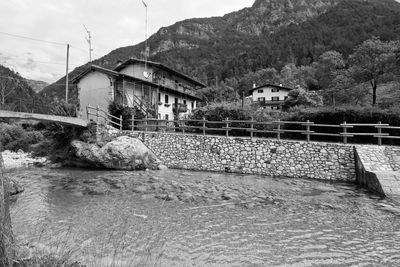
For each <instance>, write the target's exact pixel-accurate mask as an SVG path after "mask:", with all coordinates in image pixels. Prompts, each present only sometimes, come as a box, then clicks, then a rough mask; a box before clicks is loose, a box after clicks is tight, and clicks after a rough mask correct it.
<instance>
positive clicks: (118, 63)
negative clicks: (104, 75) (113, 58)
mask: <svg viewBox="0 0 400 267" xmlns="http://www.w3.org/2000/svg"><path fill="white" fill-rule="evenodd" d="M121 64H122V60H121V59H118V60H117V67H118V66H119V65H121Z"/></svg>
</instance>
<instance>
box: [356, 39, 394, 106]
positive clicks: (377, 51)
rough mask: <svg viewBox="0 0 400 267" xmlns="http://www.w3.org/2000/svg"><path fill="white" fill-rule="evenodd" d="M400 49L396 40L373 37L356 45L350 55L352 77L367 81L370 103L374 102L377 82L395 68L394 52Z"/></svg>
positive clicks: (373, 103)
mask: <svg viewBox="0 0 400 267" xmlns="http://www.w3.org/2000/svg"><path fill="white" fill-rule="evenodd" d="M399 49H400V43H399V42H398V41H388V42H384V41H381V40H380V39H379V38H377V37H373V38H371V39H369V40H366V41H365V42H363V43H362V44H361V45H360V46H358V47H357V48H356V49H355V50H354V53H353V54H352V55H350V59H349V60H350V70H351V72H352V75H353V78H354V79H355V80H356V81H358V82H359V83H360V82H368V83H370V85H371V88H372V105H375V104H376V97H377V92H376V89H377V87H378V83H380V82H383V81H384V78H385V76H387V75H388V74H390V73H393V71H394V70H395V62H396V53H397V51H398V50H399Z"/></svg>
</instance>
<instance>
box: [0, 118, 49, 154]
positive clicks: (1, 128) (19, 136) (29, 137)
mask: <svg viewBox="0 0 400 267" xmlns="http://www.w3.org/2000/svg"><path fill="white" fill-rule="evenodd" d="M43 140H44V136H43V134H42V133H41V132H39V131H26V130H25V129H24V128H23V127H22V126H21V125H15V124H6V123H1V124H0V144H1V146H2V147H3V148H4V149H6V150H12V151H18V150H19V149H22V150H24V151H26V152H28V151H30V150H31V149H30V147H31V145H33V144H37V143H39V142H41V141H43Z"/></svg>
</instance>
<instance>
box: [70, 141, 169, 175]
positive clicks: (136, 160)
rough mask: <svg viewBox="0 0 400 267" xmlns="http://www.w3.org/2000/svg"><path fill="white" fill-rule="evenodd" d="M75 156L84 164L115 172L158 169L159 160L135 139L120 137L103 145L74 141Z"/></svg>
mask: <svg viewBox="0 0 400 267" xmlns="http://www.w3.org/2000/svg"><path fill="white" fill-rule="evenodd" d="M71 145H72V147H73V148H74V150H75V155H76V156H77V157H78V159H79V160H81V161H83V162H84V163H86V164H88V165H90V166H93V167H98V168H107V169H116V170H144V169H154V170H155V169H158V166H159V165H161V162H160V160H158V158H157V157H156V156H155V155H154V153H153V152H152V151H151V150H150V149H149V148H147V146H145V145H144V144H143V143H142V141H140V140H139V139H137V138H131V137H128V136H120V137H118V138H116V139H114V140H113V141H110V142H108V143H106V144H104V145H102V144H100V143H93V144H88V143H85V142H82V141H77V140H74V141H72V143H71Z"/></svg>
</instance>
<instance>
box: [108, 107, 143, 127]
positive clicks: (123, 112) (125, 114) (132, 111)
mask: <svg viewBox="0 0 400 267" xmlns="http://www.w3.org/2000/svg"><path fill="white" fill-rule="evenodd" d="M108 112H109V113H110V114H111V115H112V116H115V117H117V118H119V117H120V116H122V129H123V130H130V129H131V128H132V121H131V120H132V115H134V116H135V120H141V119H143V118H144V117H145V115H144V114H143V112H141V111H140V110H139V109H138V108H136V107H134V108H131V107H127V106H124V105H121V104H119V103H116V102H115V101H112V102H110V103H109V105H108ZM112 120H113V121H114V122H116V123H119V120H117V119H114V118H113V119H112ZM136 124H137V123H135V125H136ZM112 126H113V127H116V126H115V125H114V124H113V125H112Z"/></svg>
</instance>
